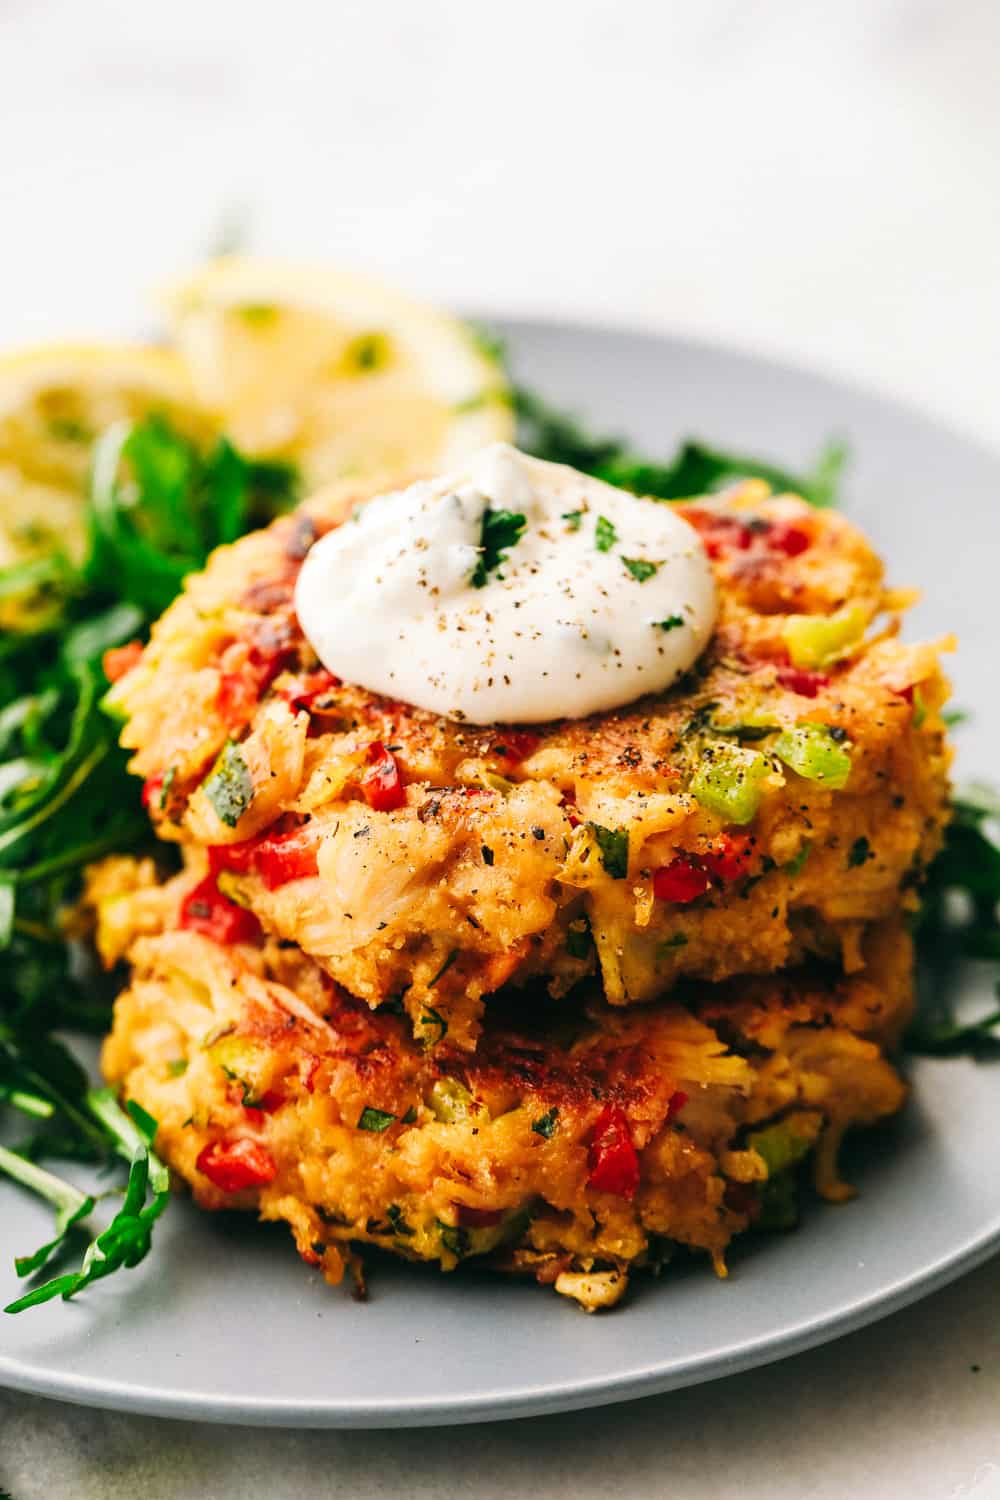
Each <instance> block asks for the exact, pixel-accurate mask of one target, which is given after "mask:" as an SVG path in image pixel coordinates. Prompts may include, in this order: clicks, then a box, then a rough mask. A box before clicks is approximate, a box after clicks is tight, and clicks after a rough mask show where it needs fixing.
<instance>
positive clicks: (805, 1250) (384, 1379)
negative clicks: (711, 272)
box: [0, 323, 1000, 1427]
mask: <svg viewBox="0 0 1000 1500" xmlns="http://www.w3.org/2000/svg"><path fill="white" fill-rule="evenodd" d="M503 331H504V332H505V333H506V334H507V335H508V337H509V340H510V347H511V350H512V353H513V355H514V357H515V361H516V367H517V373H518V375H519V376H521V377H523V378H525V379H527V380H529V381H531V382H532V383H533V384H534V385H535V386H537V387H538V388H539V389H540V390H542V391H544V392H546V393H548V394H549V395H550V396H551V397H552V398H553V399H554V400H558V401H560V402H569V403H571V404H574V405H577V406H579V408H580V409H581V410H582V411H583V412H584V413H585V414H586V415H587V416H588V417H590V418H592V419H594V420H595V421H597V422H599V423H600V424H601V425H602V426H607V427H609V428H611V429H612V430H621V431H626V432H628V433H629V434H630V435H631V436H632V437H633V438H634V439H635V440H636V441H637V442H639V443H641V444H642V445H643V446H644V447H645V448H646V449H647V450H648V451H649V452H651V453H653V454H656V453H668V452H669V451H670V450H671V448H672V446H673V444H674V442H675V440H676V439H677V438H678V437H679V436H681V435H683V434H689V433H695V434H698V435H702V436H704V437H706V438H707V439H709V440H712V441H715V442H718V443H720V444H732V445H733V446H734V447H737V448H739V449H742V450H744V451H750V452H759V453H761V454H764V455H768V456H772V457H777V458H779V459H783V460H785V461H787V462H788V463H790V464H796V463H800V462H802V461H804V460H806V459H807V458H809V457H811V456H812V455H813V453H814V452H815V451H816V449H817V448H818V446H819V445H820V443H821V442H822V440H823V439H824V438H825V437H826V436H827V434H829V433H830V432H831V431H834V432H840V433H844V434H846V435H848V436H849V438H850V440H851V444H852V447H853V451H854V455H855V462H854V464H853V466H852V470H851V476H850V485H849V495H848V499H847V506H848V509H849V511H850V513H851V514H852V515H853V516H855V517H856V518H857V519H859V520H860V521H861V523H862V524H863V525H864V526H865V527H867V528H868V530H869V531H870V532H871V534H872V535H873V536H874V538H875V540H876V541H877V543H878V544H879V545H880V546H881V547H882V548H883V549H884V551H885V553H886V554H887V556H888V557H890V558H891V560H892V574H893V577H894V579H896V580H897V581H899V582H905V583H918V584H920V585H922V586H923V587H924V589H925V591H926V602H925V603H924V604H922V605H921V606H920V608H919V610H918V611H917V612H916V614H915V617H914V621H913V625H912V626H911V631H916V630H919V631H920V632H921V633H925V634H930V633H937V632H944V631H949V630H955V631H956V632H958V634H959V635H960V636H961V637H962V651H961V655H960V657H959V658H958V659H957V660H956V663H955V670H954V677H955V681H956V696H957V699H958V701H959V702H960V703H963V704H966V705H969V706H974V707H975V715H976V717H975V721H974V723H973V724H972V725H971V726H969V727H968V728H966V729H964V730H962V731H961V733H962V739H963V743H962V753H963V766H962V769H963V771H964V772H965V773H966V774H975V773H976V772H980V773H983V772H988V771H989V770H990V766H991V758H990V753H989V751H990V746H991V745H995V744H996V743H997V738H998V735H997V730H998V727H1000V724H998V717H1000V703H998V701H997V694H996V692H995V691H992V692H988V691H986V689H987V688H988V687H989V685H990V684H993V685H994V687H995V683H996V665H995V657H994V648H993V640H994V637H995V634H996V627H995V620H996V609H997V597H996V560H997V558H998V557H1000V508H998V504H997V496H998V495H1000V459H998V458H997V457H996V456H994V455H992V454H990V453H989V452H987V451H986V450H984V449H981V448H978V447H976V446H975V445H973V444H971V443H969V442H968V441H966V440H964V439H961V438H959V437H957V436H955V435H954V434H953V433H951V432H949V431H946V430H945V429H943V428H941V427H938V426H935V425H934V424H933V423H931V422H930V421H928V420H927V419H926V418H924V417H922V416H920V415H918V414H916V413H914V412H912V411H908V410H906V409H904V408H902V407H899V406H897V405H895V404H893V403H892V402H889V401H885V400H882V399H880V398H878V397H875V396H873V395H871V394H866V393H864V392H861V391H857V390H854V389H851V388H848V387H846V386H843V385H839V384H837V383H835V382H833V381H830V380H826V379H823V378H821V377H819V376H816V375H812V374H807V373H804V372H802V371H799V370H793V369H788V368H787V367H784V366H780V365H776V364H772V363H769V362H767V361H764V360H759V359H754V358H750V357H747V356H744V355H738V354H732V353H728V352H726V351H725V350H722V349H713V348H708V347H703V346H700V345H696V344H691V343H687V342H680V341H677V340H672V339H664V338H651V337H644V336H641V335H637V334H631V333H621V332H608V331H603V330H594V329H585V328H579V327H567V326H562V325H557V324H542V323H509V324H507V325H505V327H504V330H503ZM989 997H990V989H989V980H988V976H986V975H985V974H979V975H977V974H970V976H969V978H968V981H967V984H966V986H965V989H964V990H963V1002H964V1001H965V1000H968V1001H969V1002H970V1003H976V1002H977V1000H978V1001H982V1002H983V1003H986V1002H987V1001H988V1000H989ZM912 1078H913V1083H914V1101H913V1103H912V1104H911V1105H910V1107H909V1108H908V1109H907V1111H906V1112H905V1115H904V1117H903V1118H902V1119H901V1120H900V1121H899V1122H898V1123H897V1124H896V1125H895V1126H894V1127H893V1128H892V1129H890V1130H887V1131H885V1132H884V1133H882V1134H881V1135H879V1136H878V1137H876V1138H875V1139H874V1140H873V1141H871V1142H870V1143H869V1144H868V1145H866V1147H865V1148H864V1154H863V1155H862V1156H860V1157H859V1158H858V1161H857V1162H856V1164H855V1166H854V1178H855V1180H856V1181H857V1183H858V1185H859V1187H860V1189H861V1195H860V1197H859V1198H858V1199H857V1200H856V1201H854V1202H853V1203H850V1204H848V1205H846V1206H844V1207H838V1208H829V1207H816V1208H815V1209H813V1210H812V1211H810V1212H809V1214H808V1215H807V1217H806V1221H805V1223H804V1225H803V1226H802V1228H801V1229H800V1230H799V1231H798V1232H797V1233H796V1234H793V1235H790V1236H787V1237H784V1238H778V1239H771V1240H764V1239H761V1240H757V1241H755V1242H753V1243H752V1244H748V1245H747V1246H745V1247H742V1248H740V1249H739V1250H738V1251H737V1252H736V1254H734V1256H733V1258H732V1263H731V1265H732V1274H731V1276H730V1278H729V1280H728V1281H727V1282H719V1281H717V1280H716V1279H715V1278H714V1277H713V1276H712V1274H711V1272H710V1271H709V1270H708V1269H707V1267H706V1266H704V1265H702V1264H700V1263H699V1264H696V1265H687V1266H684V1267H682V1268H678V1269H676V1270H672V1271H668V1272H667V1273H666V1274H665V1275H664V1276H663V1277H662V1279H661V1280H660V1281H658V1282H654V1281H648V1282H647V1281H643V1279H642V1278H641V1277H637V1278H636V1284H635V1287H634V1292H633V1295H632V1297H631V1300H630V1301H629V1302H628V1304H627V1305H626V1306H625V1307H623V1308H622V1309H620V1310H618V1311H617V1312H615V1313H613V1314H611V1315H608V1316H605V1317H597V1318H587V1317H585V1316H583V1315H582V1314H581V1313H579V1312H578V1311H577V1310H576V1309H575V1308H574V1307H573V1306H572V1305H571V1304H569V1303H567V1302H565V1301H563V1299H561V1298H558V1297H556V1296H554V1295H552V1294H551V1293H547V1292H544V1291H541V1290H539V1289H537V1288H535V1287H533V1286H528V1285H520V1284H516V1283H513V1282H509V1281H505V1280H492V1279H489V1278H488V1277H487V1276H485V1275H483V1274H477V1273H475V1272H465V1273H462V1272H460V1273H457V1274H455V1275H453V1276H449V1277H442V1276H440V1275H439V1274H437V1273H436V1272H434V1271H431V1270H422V1269H417V1268H411V1267H405V1266H396V1265H392V1264H389V1263H388V1262H380V1263H379V1264H378V1265H377V1266H376V1267H375V1268H374V1272H373V1275H372V1300H371V1301H370V1302H369V1303H368V1304H367V1305H366V1306H359V1305H358V1304H356V1303H354V1302H352V1301H351V1300H350V1298H349V1297H348V1296H346V1295H344V1294H342V1293H341V1292H338V1291H331V1290H330V1289H329V1288H328V1287H326V1286H325V1285H324V1284H323V1283H322V1282H321V1281H320V1279H319V1278H318V1277H317V1276H316V1275H315V1273H313V1272H310V1271H309V1270H308V1269H307V1268H306V1267H305V1266H304V1265H303V1264H302V1263H301V1262H300V1261H299V1259H298V1258H297V1256H296V1255H295V1254H294V1252H293V1250H292V1247H291V1243H290V1240H289V1237H288V1235H287V1234H286V1233H285V1231H284V1230H283V1229H277V1228H275V1229H262V1228H259V1227H255V1226H253V1225H252V1224H250V1223H249V1222H248V1221H246V1220H244V1219H237V1218H235V1217H229V1216H226V1217H215V1218H213V1217H209V1216H208V1215H200V1214H198V1213H197V1212H196V1211H195V1210H194V1209H193V1208H192V1207H191V1206H190V1205H189V1204H188V1203H187V1202H185V1201H183V1200H182V1201H179V1202H178V1203H177V1204H176V1205H175V1206H174V1207H173V1208H172V1209H171V1212H170V1213H169V1215H168V1216H167V1219H166V1221H165V1222H164V1223H163V1225H162V1228H161V1230H160V1233H159V1236H158V1238H159V1246H158V1250H157V1252H156V1253H155V1254H154V1256H153V1257H152V1258H151V1259H150V1260H149V1261H147V1262H146V1263H145V1264H144V1265H143V1266H141V1267H140V1268H139V1269H137V1270H136V1271H133V1272H131V1273H128V1274H127V1275H125V1276H119V1277H116V1278H115V1279H114V1281H113V1282H111V1283H105V1284H103V1285H100V1286H97V1287H95V1288H94V1289H93V1290H91V1291H89V1292H88V1293H86V1295H85V1296H84V1297H82V1298H81V1299H80V1301H79V1302H78V1303H72V1304H68V1305H64V1304H62V1303H57V1304H55V1305H50V1306H48V1307H45V1308H41V1309H37V1310H35V1311H32V1312H29V1313H27V1314H23V1315H22V1316H20V1317H18V1318H6V1319H2V1320H0V1381H2V1382H5V1383H7V1384H9V1385H11V1386H16V1387H19V1388H21V1389H22V1390H27V1391H34V1392H37V1393H39V1394H41V1395H46V1396H55V1397H59V1398H61V1399H63V1400H67V1401H77V1402H84V1403H90V1404H93V1405H97V1406H109V1407H118V1408H122V1409H125V1410H130V1411H140V1412H150V1413H155V1414H158V1415H162V1416H177V1417H181V1416H183V1417H196V1418H204V1419H205V1420H213V1421H226V1422H246V1423H273V1424H279V1425H289V1426H291V1425H298V1426H330V1427H337V1426H343V1427H352V1426H354V1427H364V1426H369V1427H371V1426H387V1427H388V1426H403V1425H410V1424H414V1425H415V1424H430V1423H447V1422H470V1421H476V1420H480V1419H486V1418H498V1417H517V1416H526V1415H530V1414H534V1413H539V1412H550V1411H559V1410H565V1409H569V1408H574V1407H585V1406H593V1405H597V1404H600V1403H603V1402H610V1401H620V1400H624V1399H626V1398H628V1397H634V1396H641V1395H647V1394H649V1393H651V1392H654V1391H665V1390H669V1389H671V1388H676V1387H678V1386H683V1385H689V1384H693V1383H694V1382H696V1381H700V1380H709V1379H711V1378H713V1377H714V1376H717V1375H726V1374H731V1373H733V1372H734V1371H737V1370H740V1369H746V1368H748V1367H749V1366H752V1365H757V1364H763V1363H764V1362H766V1361H768V1360H773V1359H779V1358H782V1357H784V1356H785V1355H789V1354H794V1353H796V1352H798V1351H799V1350H802V1349H805V1348H808V1347H809V1346H810V1345H813V1344H818V1343H821V1342H822V1341H824V1340H826V1339H831V1338H834V1337H836V1336H837V1335H839V1334H842V1333H846V1332H848V1331H849V1330H851V1329H855V1328H858V1327H860V1326H862V1325H863V1324H865V1323H868V1322H870V1321H872V1320H873V1319H875V1318H878V1317H881V1316H883V1315H884V1314H885V1313H888V1312H891V1311H893V1310H894V1309H896V1308H898V1307H901V1306H903V1305H904V1304H905V1303H907V1302H911V1301H913V1300H914V1299H915V1298H917V1297H920V1296H923V1295H924V1294H925V1293H927V1292H930V1291H932V1290H934V1289H935V1288H936V1287H939V1286H941V1285H943V1284H944V1283H945V1282H946V1281H949V1280H951V1279H952V1278H953V1277H955V1276H958V1275H959V1274H960V1273H961V1272H963V1271H965V1270H968V1269H969V1268H970V1267H972V1266H973V1265H975V1264H977V1262H979V1261H981V1260H983V1259H985V1257H986V1256H987V1255H989V1254H990V1252H991V1251H992V1250H993V1249H994V1248H995V1247H996V1246H997V1245H998V1243H1000V1173H998V1172H997V1171H996V1162H995V1144H994V1142H995V1135H996V1118H997V1112H996V1103H997V1074H996V1073H995V1072H994V1071H993V1070H992V1069H991V1068H989V1067H986V1066H980V1067H977V1066H975V1065H974V1064H971V1063H968V1062H965V1061H948V1062H927V1061H921V1062H919V1063H917V1064H915V1065H914V1067H913V1070H912ZM48 1227H49V1220H48V1216H47V1214H46V1212H45V1211H44V1209H43V1208H42V1207H41V1206H39V1205H37V1204H36V1203H35V1202H34V1201H33V1200H32V1199H30V1198H28V1197H27V1196H24V1195H21V1194H20V1193H18V1192H17V1191H16V1190H15V1189H13V1188H12V1187H10V1186H9V1185H2V1186H0V1305H2V1303H3V1302H6V1301H8V1300H9V1299H10V1298H11V1297H12V1296H13V1295H14V1292H15V1280H14V1277H13V1273H12V1271H10V1270H9V1269H8V1267H9V1266H10V1262H11V1259H12V1257H13V1255H14V1254H15V1252H23V1251H25V1250H27V1249H29V1248H33V1247H34V1246H35V1245H36V1244H37V1243H40V1242H41V1240H42V1239H44V1238H47V1230H48Z"/></svg>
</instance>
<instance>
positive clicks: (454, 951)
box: [427, 948, 461, 1030]
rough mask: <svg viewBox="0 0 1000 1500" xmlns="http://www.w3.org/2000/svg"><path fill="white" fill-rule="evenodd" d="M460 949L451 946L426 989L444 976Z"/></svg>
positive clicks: (430, 987)
mask: <svg viewBox="0 0 1000 1500" xmlns="http://www.w3.org/2000/svg"><path fill="white" fill-rule="evenodd" d="M460 951H461V950H460V949H458V948H452V950H451V952H450V953H449V954H448V957H447V958H446V959H445V961H444V963H443V964H442V965H441V967H440V969H438V971H437V973H436V974H435V975H434V978H433V979H429V980H428V981H427V987H428V989H432V988H433V986H434V985H436V984H437V982H438V980H440V979H443V978H444V976H445V975H446V974H447V972H448V970H449V969H450V968H451V966H452V964H453V963H454V962H455V960H456V959H457V957H458V955H459V953H460ZM435 1014H437V1013H436V1012H435ZM445 1029H446V1030H447V1028H445Z"/></svg>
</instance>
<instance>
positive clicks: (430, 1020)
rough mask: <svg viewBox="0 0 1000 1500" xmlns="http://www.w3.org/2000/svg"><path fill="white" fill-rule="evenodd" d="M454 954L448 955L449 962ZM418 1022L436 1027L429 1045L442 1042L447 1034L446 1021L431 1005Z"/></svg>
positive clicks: (456, 950)
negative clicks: (435, 1032) (435, 1034)
mask: <svg viewBox="0 0 1000 1500" xmlns="http://www.w3.org/2000/svg"><path fill="white" fill-rule="evenodd" d="M457 952H458V949H457V948H456V949H455V953H457ZM454 956H455V955H454V954H452V955H451V956H450V958H449V962H451V959H453V958H454ZM445 967H446V968H447V964H446V965H445ZM443 972H444V971H443V970H442V973H443ZM440 977H441V975H440V974H439V975H438V978H439V979H440ZM420 1024H421V1026H432V1027H433V1026H436V1027H437V1033H438V1034H437V1036H436V1037H434V1038H433V1039H432V1040H431V1041H430V1042H429V1043H428V1045H430V1046H436V1045H437V1043H438V1042H443V1041H444V1039H445V1037H446V1036H447V1035H448V1022H447V1021H446V1020H445V1018H444V1016H443V1015H441V1013H440V1011H436V1010H435V1009H434V1007H433V1006H432V1005H429V1006H428V1007H427V1009H426V1010H425V1011H424V1013H423V1015H422V1016H421V1017H420Z"/></svg>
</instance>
